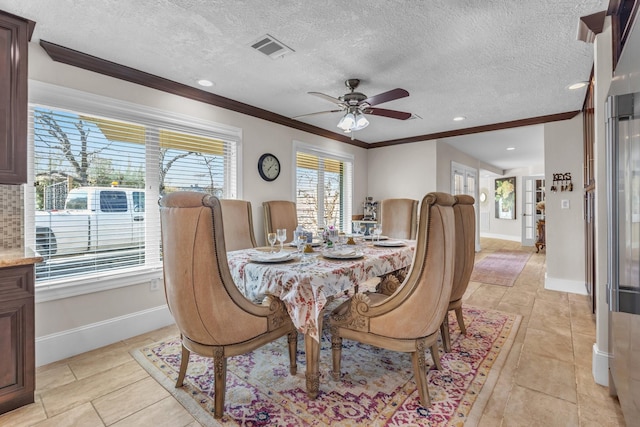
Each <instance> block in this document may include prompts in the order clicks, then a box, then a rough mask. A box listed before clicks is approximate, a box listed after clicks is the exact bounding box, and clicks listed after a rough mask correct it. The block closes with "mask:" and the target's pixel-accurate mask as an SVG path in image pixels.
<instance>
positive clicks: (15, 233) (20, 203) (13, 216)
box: [0, 184, 24, 249]
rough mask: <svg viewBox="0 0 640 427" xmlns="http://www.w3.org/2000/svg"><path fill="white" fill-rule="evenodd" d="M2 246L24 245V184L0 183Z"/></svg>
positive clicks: (10, 247) (21, 246) (11, 247)
mask: <svg viewBox="0 0 640 427" xmlns="http://www.w3.org/2000/svg"><path fill="white" fill-rule="evenodd" d="M0 239H2V244H1V245H0V247H1V248H5V249H21V248H23V247H24V191H23V186H22V185H2V184H0Z"/></svg>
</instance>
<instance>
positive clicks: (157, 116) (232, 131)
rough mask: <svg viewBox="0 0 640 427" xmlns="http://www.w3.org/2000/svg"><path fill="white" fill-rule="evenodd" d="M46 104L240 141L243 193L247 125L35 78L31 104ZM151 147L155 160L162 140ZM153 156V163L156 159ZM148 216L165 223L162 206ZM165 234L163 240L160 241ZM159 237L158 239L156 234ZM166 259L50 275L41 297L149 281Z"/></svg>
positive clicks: (29, 234)
mask: <svg viewBox="0 0 640 427" xmlns="http://www.w3.org/2000/svg"><path fill="white" fill-rule="evenodd" d="M38 106H45V107H47V108H53V109H56V110H62V111H64V110H66V111H71V112H74V113H85V114H93V115H96V116H102V117H108V118H110V119H113V120H122V121H125V122H139V123H145V124H156V125H158V127H163V128H164V127H169V128H171V129H176V128H179V129H180V130H181V131H183V132H194V133H196V134H203V135H206V136H208V137H212V138H218V139H222V140H225V141H229V142H232V143H234V144H235V148H236V151H235V154H234V155H233V156H232V157H231V160H232V161H233V162H234V163H235V165H233V167H235V170H236V176H235V177H233V178H232V179H233V180H234V181H235V184H236V188H235V194H233V196H232V197H235V198H242V130H241V129H239V128H236V127H232V126H227V125H223V124H219V123H216V122H212V121H208V120H204V119H201V118H197V117H191V116H187V115H184V114H181V113H177V112H175V111H167V110H161V109H157V108H153V107H149V106H145V105H140V104H135V103H131V102H126V101H121V100H117V99H114V98H108V97H105V96H101V95H95V94H91V93H88V92H84V91H79V90H76V89H70V88H65V87H61V86H56V85H52V84H49V83H43V82H37V81H33V80H30V81H29V109H30V110H31V109H32V108H34V107H38ZM33 125H34V123H33V116H32V115H31V114H30V117H29V141H28V144H29V155H28V165H27V174H28V182H27V185H26V186H25V187H24V188H25V192H24V230H25V232H24V238H25V245H26V246H28V247H35V245H34V243H35V183H34V181H35V176H34V175H35V173H34V168H35V165H34V140H33V138H34V136H33ZM150 148H151V149H147V150H146V154H145V156H146V158H145V163H146V164H153V161H154V160H155V159H157V157H154V154H155V155H158V154H159V151H160V146H159V145H158V146H152V147H150ZM150 162H151V163H150ZM146 169H147V170H148V172H147V174H146V178H145V190H146V195H145V199H146V206H147V208H148V207H149V206H150V204H149V203H148V202H149V201H150V200H156V199H158V197H159V189H158V188H153V187H157V186H154V183H157V180H158V178H159V171H158V170H153V169H152V168H146ZM149 211H150V212H147V219H146V220H147V221H151V222H152V223H153V224H155V225H156V227H157V228H158V229H159V222H160V218H159V212H158V211H157V210H155V214H154V213H153V212H151V211H152V210H149ZM159 239H160V237H159V235H158V236H157V240H158V242H159ZM151 241H152V242H154V240H151ZM158 251H159V249H158ZM162 277H163V276H162V264H161V263H159V264H158V263H155V264H148V265H143V266H137V267H135V268H132V269H129V270H126V269H125V270H114V271H108V270H107V271H106V272H105V273H104V274H98V275H91V277H90V278H83V277H65V278H64V279H62V280H59V281H56V280H52V281H47V282H50V283H47V282H45V283H42V284H39V285H38V284H36V286H35V298H36V302H44V301H52V300H56V299H61V298H68V297H72V296H78V295H83V294H88V293H93V292H99V291H104V290H109V289H116V288H120V287H126V286H133V285H139V284H145V283H149V282H152V281H154V280H160V279H162Z"/></svg>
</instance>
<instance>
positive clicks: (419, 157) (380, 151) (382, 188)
mask: <svg viewBox="0 0 640 427" xmlns="http://www.w3.org/2000/svg"><path fill="white" fill-rule="evenodd" d="M367 154H368V164H369V173H368V188H369V194H368V195H369V196H372V197H373V199H374V200H382V199H387V198H398V197H402V198H408V199H415V200H422V198H423V197H424V195H425V194H427V193H429V192H430V191H436V188H437V185H436V169H437V161H436V159H437V151H436V141H422V142H414V143H411V144H400V145H394V146H391V147H381V148H374V149H370V150H368V152H367Z"/></svg>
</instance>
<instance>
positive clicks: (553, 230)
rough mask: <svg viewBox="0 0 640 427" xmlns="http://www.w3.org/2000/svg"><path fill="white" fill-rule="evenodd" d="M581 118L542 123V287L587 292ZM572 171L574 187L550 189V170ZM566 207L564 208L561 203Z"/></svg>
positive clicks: (578, 116)
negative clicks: (544, 267)
mask: <svg viewBox="0 0 640 427" xmlns="http://www.w3.org/2000/svg"><path fill="white" fill-rule="evenodd" d="M582 121H583V118H582V114H579V115H577V116H576V117H574V118H573V119H571V120H563V121H559V122H553V123H546V124H545V125H544V149H545V169H546V173H545V180H546V190H547V191H546V212H545V218H546V243H547V244H546V251H547V279H546V282H545V287H546V288H547V289H555V290H561V291H567V292H574V293H583V294H584V293H586V289H585V285H584V283H585V277H584V250H585V249H584V200H583V198H584V192H583V190H582V189H583V187H584V184H583V175H582V174H583V159H582V157H583V132H582V126H583V123H582ZM559 173H562V174H564V173H571V177H572V181H573V191H557V192H551V191H550V187H551V185H552V183H553V182H552V181H553V174H559ZM563 203H564V204H565V205H566V206H567V207H566V208H563V207H562V204H563Z"/></svg>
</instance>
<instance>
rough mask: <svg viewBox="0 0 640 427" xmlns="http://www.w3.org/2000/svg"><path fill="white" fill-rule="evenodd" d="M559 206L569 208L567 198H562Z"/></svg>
mask: <svg viewBox="0 0 640 427" xmlns="http://www.w3.org/2000/svg"><path fill="white" fill-rule="evenodd" d="M560 207H561V208H562V209H569V200H567V199H564V200H562V202H561V204H560Z"/></svg>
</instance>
